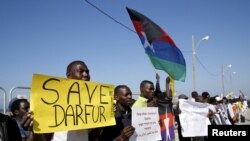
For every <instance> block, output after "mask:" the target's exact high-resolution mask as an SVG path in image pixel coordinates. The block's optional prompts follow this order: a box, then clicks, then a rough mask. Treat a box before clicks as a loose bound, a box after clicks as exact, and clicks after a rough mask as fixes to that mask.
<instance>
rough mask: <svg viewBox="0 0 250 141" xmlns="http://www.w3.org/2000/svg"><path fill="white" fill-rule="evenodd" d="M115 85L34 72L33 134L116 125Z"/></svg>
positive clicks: (32, 93)
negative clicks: (114, 108) (114, 107)
mask: <svg viewBox="0 0 250 141" xmlns="http://www.w3.org/2000/svg"><path fill="white" fill-rule="evenodd" d="M113 95H114V86H113V85H110V84H102V83H96V82H89V81H88V82H87V81H82V80H74V79H66V78H58V77H53V76H46V75H40V74H34V75H33V80H32V86H31V93H30V104H31V111H32V112H33V117H34V126H33V130H34V132H35V133H49V132H56V131H66V130H77V129H87V128H95V127H103V126H110V125H115V117H114V110H113Z"/></svg>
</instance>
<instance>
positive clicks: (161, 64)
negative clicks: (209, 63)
mask: <svg viewBox="0 0 250 141" xmlns="http://www.w3.org/2000/svg"><path fill="white" fill-rule="evenodd" d="M148 57H149V59H150V60H151V62H152V64H153V65H154V67H155V68H156V69H158V70H163V71H165V72H166V73H167V74H168V75H169V76H170V77H172V78H173V79H174V80H180V81H182V82H185V78H186V67H185V66H183V65H181V64H177V63H173V62H171V61H167V60H163V59H160V58H157V57H154V56H151V55H149V54H148Z"/></svg>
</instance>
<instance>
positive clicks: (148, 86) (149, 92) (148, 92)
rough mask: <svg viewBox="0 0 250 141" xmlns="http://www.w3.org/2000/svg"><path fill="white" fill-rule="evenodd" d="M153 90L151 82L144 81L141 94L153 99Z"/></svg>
mask: <svg viewBox="0 0 250 141" xmlns="http://www.w3.org/2000/svg"><path fill="white" fill-rule="evenodd" d="M154 90H155V88H154V85H153V84H150V83H146V84H145V85H144V87H143V90H142V94H143V96H144V97H145V98H147V99H153V94H154Z"/></svg>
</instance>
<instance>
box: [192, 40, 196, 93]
mask: <svg viewBox="0 0 250 141" xmlns="http://www.w3.org/2000/svg"><path fill="white" fill-rule="evenodd" d="M195 54H196V52H195V42H194V35H192V57H193V59H192V64H193V83H194V84H193V86H194V91H196V77H195Z"/></svg>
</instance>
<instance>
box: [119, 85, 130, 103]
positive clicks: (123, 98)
mask: <svg viewBox="0 0 250 141" xmlns="http://www.w3.org/2000/svg"><path fill="white" fill-rule="evenodd" d="M116 100H117V102H119V103H120V104H121V105H124V106H129V105H130V104H131V102H132V92H131V90H130V89H128V88H121V89H120V90H119V94H117V96H116Z"/></svg>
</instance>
